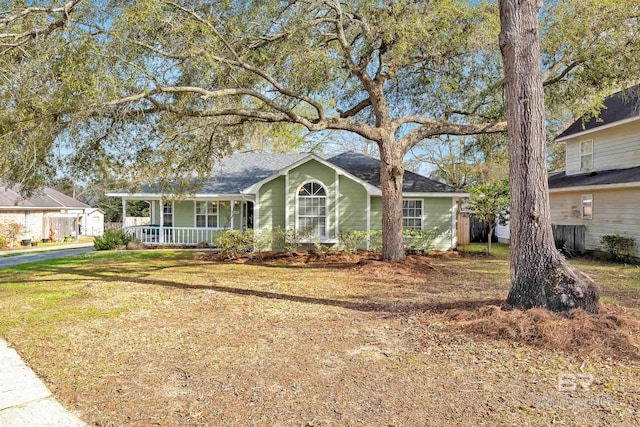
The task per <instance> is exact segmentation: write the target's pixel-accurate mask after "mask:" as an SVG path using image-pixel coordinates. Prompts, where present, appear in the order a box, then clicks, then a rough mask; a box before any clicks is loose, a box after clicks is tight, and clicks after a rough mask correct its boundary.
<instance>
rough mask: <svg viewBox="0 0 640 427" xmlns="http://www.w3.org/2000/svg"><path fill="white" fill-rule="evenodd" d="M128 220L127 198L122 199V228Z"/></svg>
mask: <svg viewBox="0 0 640 427" xmlns="http://www.w3.org/2000/svg"><path fill="white" fill-rule="evenodd" d="M126 222H127V200H126V199H122V229H123V230H124V226H125V223H126Z"/></svg>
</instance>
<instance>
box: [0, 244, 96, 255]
mask: <svg viewBox="0 0 640 427" xmlns="http://www.w3.org/2000/svg"><path fill="white" fill-rule="evenodd" d="M90 247H93V242H86V243H69V244H66V245H57V246H32V247H30V248H28V249H12V250H10V251H0V257H2V256H3V255H14V256H17V255H16V254H20V255H26V254H32V253H36V252H50V251H63V250H65V249H79V248H90Z"/></svg>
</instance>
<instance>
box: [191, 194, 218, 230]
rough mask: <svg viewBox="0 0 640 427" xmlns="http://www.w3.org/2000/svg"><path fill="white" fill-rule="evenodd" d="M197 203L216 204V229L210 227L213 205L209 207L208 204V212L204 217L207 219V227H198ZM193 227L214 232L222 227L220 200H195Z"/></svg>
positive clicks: (206, 211)
mask: <svg viewBox="0 0 640 427" xmlns="http://www.w3.org/2000/svg"><path fill="white" fill-rule="evenodd" d="M197 202H205V203H206V202H216V226H215V227H209V208H210V207H211V206H212V205H209V204H208V203H206V204H205V206H206V210H205V213H204V217H205V220H204V221H205V226H204V227H198V225H197V224H198V214H197V212H196V210H197V209H196V203H197ZM193 226H194V227H196V228H204V229H206V230H209V229H211V230H213V229H216V228H219V227H220V200H194V201H193Z"/></svg>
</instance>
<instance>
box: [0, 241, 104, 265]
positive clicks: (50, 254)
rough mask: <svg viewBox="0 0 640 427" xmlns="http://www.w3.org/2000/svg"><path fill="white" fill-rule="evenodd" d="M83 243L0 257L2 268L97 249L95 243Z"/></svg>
mask: <svg viewBox="0 0 640 427" xmlns="http://www.w3.org/2000/svg"><path fill="white" fill-rule="evenodd" d="M81 245H82V246H80V245H78V246H74V248H71V247H68V246H65V247H63V248H59V249H56V250H52V249H46V250H42V251H38V250H30V251H28V252H23V253H20V254H18V255H15V256H7V257H0V268H6V267H13V266H14V265H19V264H25V263H28V262H36V261H45V260H48V259H56V258H65V257H70V256H75V255H80V254H84V253H87V252H93V251H94V250H95V249H94V247H93V243H82V244H81Z"/></svg>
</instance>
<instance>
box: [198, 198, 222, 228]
mask: <svg viewBox="0 0 640 427" xmlns="http://www.w3.org/2000/svg"><path fill="white" fill-rule="evenodd" d="M196 227H204V228H217V227H218V202H196Z"/></svg>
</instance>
